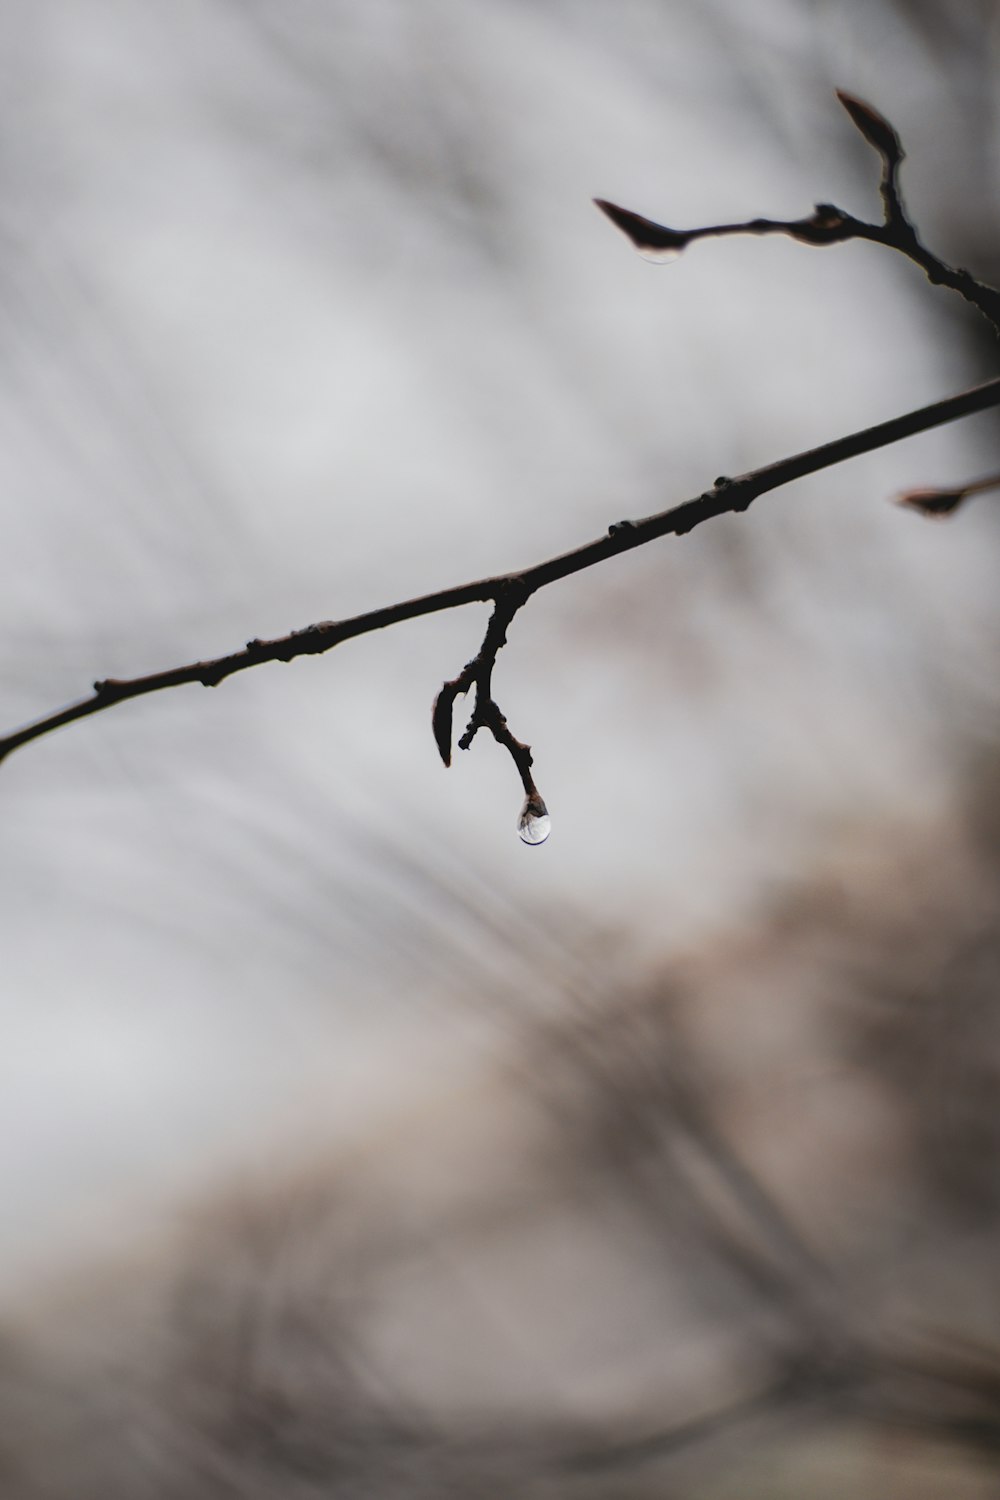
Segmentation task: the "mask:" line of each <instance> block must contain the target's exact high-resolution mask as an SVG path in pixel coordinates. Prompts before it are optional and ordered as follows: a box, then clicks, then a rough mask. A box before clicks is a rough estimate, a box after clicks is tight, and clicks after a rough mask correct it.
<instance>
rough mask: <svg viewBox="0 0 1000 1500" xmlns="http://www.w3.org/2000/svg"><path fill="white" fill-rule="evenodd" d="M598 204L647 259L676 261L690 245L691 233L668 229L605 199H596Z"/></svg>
mask: <svg viewBox="0 0 1000 1500" xmlns="http://www.w3.org/2000/svg"><path fill="white" fill-rule="evenodd" d="M594 202H595V204H596V205H597V207H598V208H599V209H600V210H601V213H602V214H606V215H607V217H608V218H609V219H610V220H611V222H612V224H614V225H615V227H616V228H618V229H620V230H621V232H622V234H626V235H628V237H629V239H630V240H631V241H632V243H633V245H634V246H635V248H636V249H637V250H638V252H639V254H640V255H643V256H645V258H646V259H647V260H657V261H667V260H674V259H676V257H677V256H678V255H680V253H681V251H682V250H683V249H684V248H685V246H686V245H687V244H688V242H689V240H690V238H691V236H690V235H689V234H685V233H684V232H683V230H680V229H668V228H667V226H666V225H665V224H657V223H655V222H654V221H653V220H652V219H644V218H643V216H642V214H634V213H633V212H632V210H631V209H629V208H619V207H618V205H617V203H609V202H608V201H607V199H605V198H595V199H594Z"/></svg>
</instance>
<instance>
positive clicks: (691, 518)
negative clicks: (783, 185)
mask: <svg viewBox="0 0 1000 1500" xmlns="http://www.w3.org/2000/svg"><path fill="white" fill-rule="evenodd" d="M837 97H838V98H839V100H840V102H841V104H842V105H843V106H844V108H845V110H846V111H847V113H848V114H849V115H850V117H851V119H852V120H853V122H854V124H855V125H856V126H857V128H858V130H859V131H860V132H861V134H862V135H863V136H864V138H865V140H866V141H867V142H868V143H869V145H871V146H872V147H873V148H874V149H875V150H876V151H877V152H878V153H879V155H880V157H881V159H882V183H881V195H882V205H883V221H882V223H881V224H868V223H866V222H865V221H864V220H861V219H856V218H854V217H853V216H852V215H851V214H847V213H845V212H844V211H843V210H842V209H839V208H837V207H835V206H834V205H833V204H831V203H819V204H817V205H816V208H815V211H814V212H813V214H812V215H811V216H810V217H808V218H802V219H787V220H779V219H751V220H749V221H747V222H746V223H741V224H715V225H709V226H707V227H705V228H701V229H684V230H678V229H669V228H667V227H666V226H665V225H663V224H657V223H655V222H654V221H653V220H651V219H646V218H643V217H642V215H640V214H635V213H632V212H631V210H629V209H624V208H619V207H618V206H617V205H616V204H613V203H609V202H607V201H606V200H605V199H596V200H595V201H596V202H597V204H598V207H599V208H601V209H602V210H603V212H604V213H605V214H607V216H608V217H609V218H610V219H611V220H612V222H613V223H614V224H616V225H617V226H618V228H619V229H621V230H623V231H624V233H625V234H626V235H628V237H629V239H631V241H632V243H633V244H634V245H635V246H636V247H637V249H639V250H640V251H641V252H642V253H643V254H645V255H648V256H649V257H650V258H652V259H660V260H662V259H669V258H673V257H674V256H676V255H678V254H679V253H680V252H681V251H682V250H683V249H685V247H686V246H687V245H689V244H691V243H692V241H694V240H697V239H706V238H709V237H719V236H721V235H731V234H784V235H790V236H791V237H792V238H793V239H796V240H799V241H801V242H802V243H804V244H808V245H831V244H836V243H838V242H843V241H845V240H852V239H864V240H872V241H874V242H876V243H878V244H882V245H888V246H890V247H891V248H892V249H894V250H898V251H900V252H901V253H902V254H903V255H905V256H906V257H907V258H908V259H909V260H912V261H913V262H914V263H915V264H917V265H919V266H920V267H921V268H922V269H923V270H924V272H925V273H926V275H927V276H928V277H929V279H930V280H931V281H932V282H935V283H938V284H940V285H943V286H947V287H950V288H951V289H952V290H954V291H957V292H959V293H960V294H961V295H962V296H963V297H965V299H966V300H967V301H968V302H970V303H972V304H973V306H975V307H977V308H978V309H979V311H980V312H982V313H983V314H984V315H985V316H986V317H987V318H989V320H990V321H991V322H992V323H993V325H994V327H995V328H997V329H998V330H1000V292H997V291H996V290H995V289H994V288H992V287H988V286H985V285H984V284H983V283H981V282H979V281H976V279H975V278H974V277H972V276H971V275H970V274H969V272H968V271H964V270H956V269H955V268H954V267H952V266H948V265H946V264H945V262H944V261H942V260H940V259H939V258H938V257H937V256H936V255H934V254H932V252H931V251H929V250H928V249H927V248H926V246H924V245H923V244H922V243H921V241H920V239H919V237H918V236H917V233H916V230H915V229H914V227H913V225H912V224H911V223H910V220H909V219H908V217H907V214H906V210H905V208H904V206H903V200H902V196H901V194H900V190H899V181H898V177H899V166H900V163H901V162H902V160H903V155H904V153H903V148H902V146H901V144H900V141H899V136H898V135H897V134H896V131H895V130H894V129H893V127H892V126H891V125H890V124H889V122H888V120H886V119H885V118H884V117H883V116H882V115H880V114H879V113H878V111H877V110H875V109H873V108H872V107H871V105H868V104H865V103H863V102H862V101H861V100H860V99H856V98H854V96H853V95H851V94H845V93H838V95H837ZM997 405H1000V379H997V380H992V381H989V382H987V384H985V385H981V386H977V387H976V388H974V389H973V390H970V391H965V392H963V393H962V394H961V395H958V396H952V397H949V398H947V399H945V400H942V401H936V402H934V403H933V404H932V405H930V406H925V407H921V408H920V409H919V410H917V411H912V412H906V413H904V414H903V415H902V416H899V417H895V418H893V419H892V420H891V421H889V422H881V423H879V424H878V425H877V426H875V427H868V428H865V429H863V430H862V431H860V432H855V433H851V434H849V435H848V436H847V437H843V438H837V439H835V440H834V441H833V442H831V443H826V444H824V446H823V447H821V448H813V449H810V450H809V451H808V452H805V453H798V454H795V455H793V456H792V457H790V458H785V459H781V460H779V461H778V462H777V463H773V464H769V465H767V466H765V467H764V468H762V469H754V470H751V471H750V472H749V473H747V474H743V475H741V476H740V477H739V478H738V479H728V478H725V477H723V478H721V479H717V480H716V481H715V484H714V485H713V486H712V488H711V489H710V490H707V491H705V493H703V494H701V495H698V496H696V497H695V498H694V499H692V500H688V501H686V502H685V503H684V504H682V505H677V506H673V507H672V508H670V509H669V510H664V511H659V512H657V513H656V514H655V515H651V516H646V517H645V518H644V519H642V520H637V521H631V520H626V521H618V522H615V523H614V524H612V525H611V526H609V528H608V532H607V535H606V536H603V537H600V538H598V539H597V540H596V541H593V542H587V543H585V544H584V545H583V546H581V547H577V548H576V549H575V550H574V551H572V552H564V553H561V554H560V555H559V556H557V557H553V558H549V559H548V561H546V562H541V563H536V564H534V565H533V566H531V567H528V568H525V569H523V570H522V571H521V572H515V573H503V574H498V575H497V576H495V577H492V578H481V579H479V580H478V581H476V582H473V583H467V584H461V585H459V586H458V587H455V588H449V589H441V590H440V591H438V592H437V593H434V594H425V595H423V596H422V597H420V598H417V599H408V600H403V601H402V602H401V603H399V604H390V605H386V606H385V607H384V608H382V609H375V610H371V611H369V612H368V613H366V614H362V615H354V616H352V617H351V618H350V619H347V620H325V621H322V622H321V623H320V624H318V625H308V626H306V628H305V629H304V630H295V631H293V632H292V633H291V634H290V635H286V636H281V637H279V638H277V639H276V640H269V641H263V640H253V641H249V642H248V643H247V646H246V648H245V650H243V651H236V652H233V653H232V654H231V655H229V656H220V657H217V658H215V659H214V660H210V661H201V662H195V663H193V664H192V665H190V666H186V667H174V668H171V669H170V670H168V671H166V672H154V673H152V674H150V675H149V676H147V677H133V678H108V679H106V680H104V681H101V682H95V684H94V691H93V694H92V696H91V697H89V698H84V699H81V700H80V702H78V703H73V704H71V705H70V706H69V707H68V708H64V709H61V710H59V711H58V712H56V713H53V714H50V715H48V716H47V717H46V718H43V719H38V720H36V721H35V722H34V723H33V724H28V725H27V726H26V727H25V728H23V729H19V730H16V731H15V732H13V733H11V734H9V735H7V736H6V737H5V738H0V760H2V759H3V758H4V757H5V756H6V755H9V754H10V752H11V751H12V750H16V749H17V748H18V747H19V746H20V745H26V744H28V743H30V741H32V740H35V739H38V738H39V737H40V736H42V735H44V734H48V733H49V732H50V730H53V729H58V728H60V727H61V726H62V725H64V724H71V723H73V722H74V721H75V720H76V719H83V718H87V717H88V716H89V715H90V714H94V713H99V712H101V711H102V710H103V709H106V708H111V707H112V706H113V705H114V704H116V703H121V702H124V701H125V700H126V699H128V698H138V697H142V696H143V695H145V694H146V693H154V692H158V691H159V690H160V689H161V688H168V687H177V686H179V685H180V684H182V683H186V682H200V683H202V684H203V685H204V686H205V687H215V686H216V685H217V684H218V683H220V682H222V681H223V680H224V679H225V678H226V677H231V676H232V675H233V674H234V673H236V672H241V671H244V670H245V669H246V668H247V667H255V666H260V665H261V664H262V663H264V662H268V661H292V660H293V659H294V658H295V657H297V656H309V655H318V654H320V653H321V652H324V651H329V650H330V649H331V648H332V647H333V646H339V645H341V644H342V643H343V642H344V641H347V640H351V639H352V638H353V637H355V636H359V635H367V634H368V633H370V632H371V631H374V630H381V629H384V627H385V626H387V625H395V624H398V623H400V622H401V621H402V620H411V619H416V618H417V617H418V616H420V615H427V614H436V613H439V612H440V611H442V610H446V609H456V608H458V607H459V606H461V605H464V604H473V603H487V602H492V603H493V606H494V608H493V613H492V615H491V617H490V620H489V623H488V625H487V627H486V633H485V635H484V637H483V643H482V645H481V646H480V648H479V651H478V653H477V654H476V656H475V657H473V659H472V660H471V661H469V662H467V663H466V665H465V666H464V667H463V668H462V670H461V672H459V673H458V675H457V676H456V677H453V678H451V679H450V680H449V681H447V682H445V683H444V685H443V687H442V688H441V691H440V692H439V693H438V695H437V698H436V699H435V702H434V710H433V715H432V727H433V731H434V739H435V742H436V744H437V747H438V751H439V752H440V755H441V759H442V760H443V761H444V764H445V765H446V766H448V765H450V764H451V747H452V720H453V715H454V705H455V699H456V698H458V697H459V696H462V695H464V694H466V693H468V692H469V691H471V690H472V689H475V700H474V705H473V710H472V714H471V717H470V718H469V721H468V724H467V726H466V729H465V732H464V733H463V734H462V736H461V738H460V739H459V742H458V743H459V748H460V749H463V750H467V749H468V748H469V747H470V745H471V744H472V741H473V740H474V738H475V736H476V734H477V733H478V731H479V730H480V729H488V730H489V731H490V733H491V734H492V735H493V738H494V739H495V740H496V741H497V743H498V744H500V745H502V746H503V747H504V748H505V749H506V750H507V751H508V752H509V754H510V756H511V758H512V760H513V761H514V765H515V767H516V768H517V772H518V775H519V776H520V778H521V784H522V786H523V787H524V792H525V801H524V805H523V807H522V809H521V816H520V819H519V821H518V832H519V833H520V835H521V838H522V839H523V840H524V842H525V843H527V844H540V843H544V841H545V839H546V838H547V836H548V832H549V816H548V812H547V809H546V806H545V803H544V801H543V800H542V798H541V796H540V794H539V791H538V788H537V787H536V786H535V782H534V779H533V777H532V773H531V767H532V755H531V749H530V747H529V746H528V745H526V744H525V743H524V742H523V741H521V740H519V739H517V738H516V737H515V736H514V734H513V733H512V732H511V730H510V729H509V727H508V725H507V720H506V718H505V717H504V715H503V713H502V712H501V710H500V707H499V705H498V704H497V702H496V700H495V698H494V696H493V688H492V677H493V669H494V667H495V665H496V659H497V653H498V652H499V651H500V649H501V647H502V646H504V645H505V644H506V640H507V631H508V629H509V627H510V625H511V623H512V621H513V619H514V616H515V615H516V614H517V612H518V610H519V609H521V608H522V607H523V605H524V604H526V603H527V601H528V599H529V598H530V597H531V595H532V594H533V593H535V592H536V591H537V590H538V589H540V588H544V587H545V586H546V585H547V584H550V583H555V582H556V581H557V580H558V579H560V578H568V577H569V576H570V575H571V574H573V573H579V572H581V571H582V570H583V569H584V568H590V567H593V566H594V565H595V564H596V563H599V562H604V561H605V560H606V559H607V558H609V557H614V556H616V555H617V554H618V553H621V552H627V551H630V550H631V549H632V548H633V547H640V546H642V545H644V544H645V543H646V542H651V541H654V540H655V539H656V538H657V537H661V536H666V535H669V534H671V533H672V534H673V535H675V536H681V535H683V534H684V533H685V532H687V531H691V530H692V529H693V528H694V527H695V526H698V525H700V524H701V522H702V521H706V520H708V519H709V518H710V517H712V516H720V515H725V514H726V513H727V512H731V511H743V510H746V509H747V507H748V506H749V505H750V503H751V502H752V501H753V500H755V499H756V498H757V496H758V495H763V494H765V493H767V491H768V490H774V489H777V488H778V487H779V486H780V485H783V484H788V483H790V482H791V481H792V480H794V479H800V478H802V477H803V476H804V475H806V474H814V473H816V472H817V471H818V470H820V469H826V468H829V467H831V466H832V465H833V464H838V463H842V462H844V460H845V459H848V458H854V457H856V456H857V455H859V454H861V453H869V452H871V451H872V450H873V449H875V448H881V447H884V446H886V445H887V444H889V443H895V442H898V441H899V440H900V439H901V438H905V437H909V436H911V435H912V434H914V433H917V432H924V431H926V430H927V429H928V428H931V427H937V426H940V425H941V424H942V423H945V422H952V421H955V420H956V419H957V418H959V417H963V416H966V415H968V414H969V413H971V412H975V411H983V410H985V409H986V408H988V407H991V406H997ZM994 482H995V481H993V480H988V481H978V482H976V483H974V484H971V485H966V486H965V487H964V488H962V489H961V490H949V491H926V490H925V491H912V492H910V494H909V495H907V496H905V497H903V498H904V500H905V502H906V503H907V504H910V505H912V506H915V507H916V508H917V509H920V510H922V511H924V513H925V514H935V515H943V514H948V513H949V512H950V511H952V510H954V509H955V508H956V506H957V505H958V504H959V503H960V502H961V501H962V500H963V499H964V498H965V497H966V496H967V495H970V494H973V493H975V492H976V491H977V490H978V489H985V488H989V487H991V486H992V485H993V483H994Z"/></svg>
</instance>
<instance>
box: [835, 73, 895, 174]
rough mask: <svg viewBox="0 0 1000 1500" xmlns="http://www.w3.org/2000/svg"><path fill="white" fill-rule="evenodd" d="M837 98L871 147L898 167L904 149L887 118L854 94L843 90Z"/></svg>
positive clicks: (839, 90) (838, 91) (839, 91)
mask: <svg viewBox="0 0 1000 1500" xmlns="http://www.w3.org/2000/svg"><path fill="white" fill-rule="evenodd" d="M837 98H838V99H839V100H840V102H841V104H842V105H843V106H844V108H845V109H846V110H847V113H848V114H849V115H850V117H851V119H852V120H853V121H854V123H855V125H856V126H857V127H858V129H859V130H860V131H861V134H862V135H863V136H864V138H865V140H866V141H867V142H868V144H869V146H874V147H875V150H876V151H877V152H879V154H880V155H881V156H883V157H884V158H885V160H886V161H887V162H889V163H890V164H891V165H893V166H896V165H898V164H899V162H901V161H902V160H903V147H902V145H901V144H900V140H899V136H898V135H897V134H896V132H895V130H894V129H893V128H892V126H891V125H890V124H889V121H888V120H887V119H886V118H885V116H884V115H880V114H879V112H878V110H877V109H873V108H872V106H871V105H870V104H866V103H865V101H864V100H863V99H858V98H856V97H855V95H854V94H848V93H845V92H844V90H843V89H838V90H837Z"/></svg>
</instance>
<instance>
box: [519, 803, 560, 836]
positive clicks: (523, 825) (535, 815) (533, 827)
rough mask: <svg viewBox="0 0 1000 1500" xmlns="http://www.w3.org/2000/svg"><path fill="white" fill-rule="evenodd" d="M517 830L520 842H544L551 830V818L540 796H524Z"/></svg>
mask: <svg viewBox="0 0 1000 1500" xmlns="http://www.w3.org/2000/svg"><path fill="white" fill-rule="evenodd" d="M517 832H518V836H519V837H520V840H521V842H522V844H544V843H545V840H546V839H547V838H548V836H549V834H550V833H551V832H552V819H551V818H550V817H549V811H548V808H547V807H546V806H545V803H544V802H543V801H542V799H541V797H537V796H536V797H525V799H524V806H523V807H522V808H521V816H520V817H519V818H518V820H517Z"/></svg>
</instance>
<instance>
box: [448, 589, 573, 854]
mask: <svg viewBox="0 0 1000 1500" xmlns="http://www.w3.org/2000/svg"><path fill="white" fill-rule="evenodd" d="M530 593H531V590H530V589H529V588H528V587H527V586H526V584H525V582H524V578H523V576H521V577H513V578H508V579H505V580H502V581H501V582H500V584H499V585H498V589H497V594H496V604H495V606H494V609H493V613H492V615H491V616H490V620H489V624H488V625H487V627H486V634H485V635H484V637H483V644H482V645H481V646H480V648H479V651H478V652H477V654H476V655H475V656H474V657H473V658H472V660H471V661H468V662H466V664H465V666H464V667H463V668H462V670H461V672H459V674H458V676H457V677H453V678H452V679H451V681H450V682H446V683H445V684H444V686H443V687H442V688H441V691H440V692H439V693H438V695H437V697H436V698H435V700H434V709H433V712H432V714H431V725H432V728H433V730H434V740H435V743H436V744H437V747H438V752H439V754H440V756H441V759H442V760H443V761H444V764H445V765H446V766H450V765H451V738H452V719H453V714H454V705H455V699H456V698H457V697H459V696H463V695H464V694H466V693H468V692H469V691H470V690H471V689H472V688H475V693H476V697H475V702H474V704H473V709H472V715H471V717H470V719H469V722H468V724H467V725H466V727H465V733H464V734H463V735H462V737H461V739H460V740H459V742H458V748H459V749H460V750H468V749H469V748H470V747H471V745H472V742H473V740H474V739H475V737H476V735H477V733H478V732H479V730H480V729H488V730H489V731H490V733H491V734H492V736H493V738H494V739H495V740H496V742H497V744H498V745H502V746H503V747H504V749H505V750H507V751H508V752H509V754H510V757H511V759H512V760H513V762H514V765H515V766H516V767H517V773H518V775H519V776H520V778H521V785H522V786H523V787H524V805H523V806H522V808H521V813H520V816H519V818H518V822H517V828H518V832H519V833H520V835H521V838H522V840H523V842H524V843H526V844H543V843H544V842H545V840H546V839H547V838H548V835H549V828H550V826H551V825H550V822H549V813H548V808H547V807H546V806H545V803H544V801H543V800H542V797H541V794H540V793H539V790H538V788H537V787H536V785H535V783H534V779H533V777H532V775H531V766H532V757H531V746H530V745H526V744H525V743H524V742H523V740H519V739H516V738H515V736H514V735H513V734H512V733H511V730H510V728H509V727H508V724H507V719H506V717H505V716H504V714H503V713H502V712H501V710H500V705H499V704H498V703H497V702H496V700H495V699H494V697H493V668H494V667H495V666H496V659H497V653H498V652H499V651H500V649H501V648H502V647H503V646H505V645H506V644H507V631H508V629H509V627H510V623H511V621H512V620H513V618H514V616H515V615H516V614H517V612H518V610H519V609H520V608H521V607H522V605H524V604H526V603H527V601H528V598H529V597H530Z"/></svg>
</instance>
